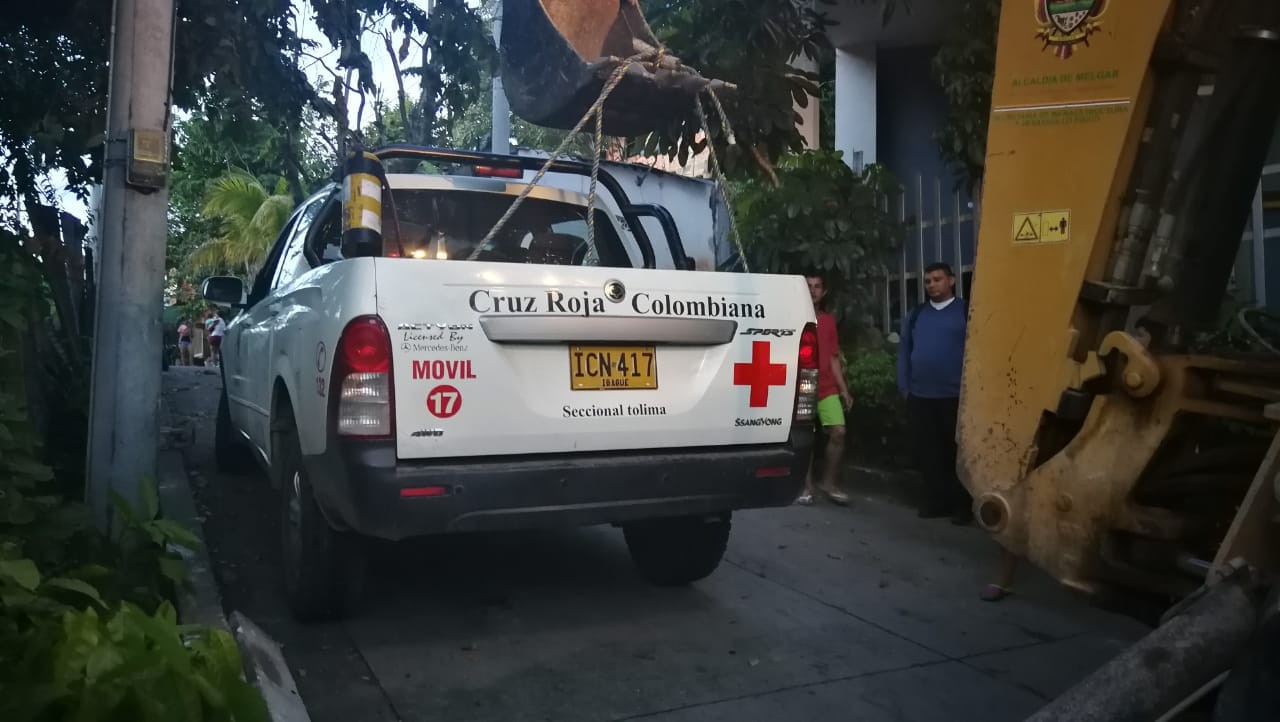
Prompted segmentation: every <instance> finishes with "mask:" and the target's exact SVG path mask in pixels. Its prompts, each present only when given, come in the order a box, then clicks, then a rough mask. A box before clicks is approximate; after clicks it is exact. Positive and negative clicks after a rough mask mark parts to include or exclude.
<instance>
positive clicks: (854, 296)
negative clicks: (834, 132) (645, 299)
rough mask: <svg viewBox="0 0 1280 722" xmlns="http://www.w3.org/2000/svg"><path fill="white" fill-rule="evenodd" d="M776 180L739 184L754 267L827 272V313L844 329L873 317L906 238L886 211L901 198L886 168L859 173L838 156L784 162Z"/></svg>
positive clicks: (739, 207)
mask: <svg viewBox="0 0 1280 722" xmlns="http://www.w3.org/2000/svg"><path fill="white" fill-rule="evenodd" d="M777 173H778V182H777V184H776V185H775V184H773V183H772V182H771V181H769V180H766V179H762V178H755V179H751V180H748V181H745V182H743V183H741V184H740V188H739V190H738V192H737V194H736V200H735V210H736V212H737V217H738V223H739V226H740V228H741V230H742V235H743V245H744V247H745V250H746V253H747V256H748V259H749V261H750V262H751V268H752V270H755V271H762V272H769V273H788V274H791V273H796V274H801V273H806V272H809V271H812V270H817V271H820V272H822V274H823V275H824V276H825V277H826V280H827V283H828V286H829V290H830V296H829V298H828V300H829V307H830V310H832V311H833V312H834V313H835V314H836V316H837V318H839V319H841V321H842V322H845V323H853V324H857V323H860V322H861V320H862V319H863V318H864V317H865V316H866V315H868V314H872V315H873V314H874V310H875V309H876V308H877V305H876V304H877V303H878V300H879V299H878V298H877V296H876V293H875V288H876V282H877V281H882V280H883V279H884V276H885V272H886V270H887V268H888V265H889V262H890V261H891V259H892V258H893V257H894V256H895V255H896V249H897V248H898V243H899V242H900V239H901V237H902V236H901V233H900V227H899V224H898V223H897V222H896V221H894V219H893V218H892V217H891V216H890V215H889V214H888V213H885V212H884V211H882V210H880V209H881V207H882V206H881V203H882V199H883V198H884V197H885V195H886V194H888V193H894V192H897V191H896V189H897V183H896V181H895V180H894V179H893V178H892V177H891V176H890V175H889V174H888V172H887V171H885V170H884V169H883V168H882V167H881V166H877V165H871V166H868V167H867V168H866V169H865V170H864V171H863V172H862V174H861V175H859V174H857V173H854V172H853V170H851V169H850V168H849V166H847V165H845V163H844V161H843V160H842V154H841V153H840V152H839V151H836V152H829V151H806V152H803V153H796V154H792V155H788V156H785V157H784V158H782V160H781V161H780V162H779V164H778V171H777Z"/></svg>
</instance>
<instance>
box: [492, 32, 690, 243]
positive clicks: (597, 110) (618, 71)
mask: <svg viewBox="0 0 1280 722" xmlns="http://www.w3.org/2000/svg"><path fill="white" fill-rule="evenodd" d="M665 54H666V50H665V49H659V50H658V51H657V52H656V53H653V52H644V53H637V54H635V55H632V56H631V57H629V58H627V59H626V60H623V61H622V62H621V63H619V65H618V67H617V68H615V69H614V71H613V74H612V75H611V76H610V77H609V81H608V82H607V83H605V85H604V88H602V89H601V90H600V96H599V97H598V98H596V101H595V102H594V103H592V104H591V107H590V108H589V109H588V110H587V112H586V113H585V114H584V115H583V116H582V117H581V118H580V119H579V120H578V122H577V124H576V125H574V126H573V129H572V130H570V131H569V132H568V133H566V134H565V136H564V140H563V141H561V142H560V146H559V147H558V148H556V149H555V151H554V152H552V153H551V156H550V157H549V158H547V162H546V163H543V164H542V168H540V169H538V172H537V173H535V174H534V176H533V179H532V180H530V181H529V184H528V185H526V186H525V187H524V188H523V189H522V190H521V191H520V195H518V196H516V199H515V201H514V202H513V203H512V204H511V206H510V207H508V208H507V212H506V213H503V214H502V217H501V218H499V219H498V222H497V223H495V224H494V225H493V228H490V229H489V232H488V233H486V234H485V237H484V238H483V239H482V240H481V241H480V243H479V244H477V245H476V247H475V250H473V251H471V255H470V256H468V257H467V260H469V261H474V260H476V258H477V257H478V256H479V255H480V252H481V251H483V250H484V249H485V247H486V246H488V245H489V243H490V242H491V241H492V240H493V238H494V236H496V235H498V232H499V231H501V230H502V227H503V226H505V225H506V224H507V221H509V220H511V216H513V215H515V213H516V210H517V209H519V208H520V204H521V203H524V199H525V198H527V197H528V196H529V194H530V193H531V192H533V187H534V186H536V185H538V183H539V181H541V180H542V178H543V176H545V175H546V174H547V171H549V170H550V169H551V166H552V165H553V164H554V163H555V162H556V160H558V159H559V158H560V156H561V154H563V153H564V151H565V149H566V148H568V147H569V143H571V142H572V141H573V137H574V136H575V135H577V134H578V133H580V132H581V131H582V128H583V126H585V125H586V124H587V121H588V120H589V119H590V118H591V117H592V116H595V117H596V136H595V137H596V141H595V142H596V147H595V156H596V157H595V162H594V163H593V164H592V168H591V193H590V195H589V196H588V198H587V204H588V205H587V258H598V257H599V255H598V254H597V253H596V247H595V220H594V219H595V213H594V212H593V211H594V208H595V188H596V178H597V176H598V174H599V171H600V139H601V135H602V133H601V127H602V123H603V108H604V101H605V100H606V99H608V97H609V95H610V94H611V93H612V92H613V91H614V89H615V88H617V87H618V83H620V82H622V76H624V75H626V72H627V70H628V69H630V67H631V64H632V63H634V62H639V61H642V60H644V59H645V58H647V57H653V58H654V62H657V61H658V60H659V59H661V58H662V56H663V55H665Z"/></svg>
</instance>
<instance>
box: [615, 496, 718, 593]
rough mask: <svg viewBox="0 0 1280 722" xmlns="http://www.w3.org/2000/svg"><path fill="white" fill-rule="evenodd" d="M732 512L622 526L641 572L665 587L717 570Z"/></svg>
mask: <svg viewBox="0 0 1280 722" xmlns="http://www.w3.org/2000/svg"><path fill="white" fill-rule="evenodd" d="M729 527H730V522H729V515H728V514H725V515H724V516H720V517H712V518H707V517H677V518H674V519H651V520H648V521H642V522H636V523H633V524H626V525H624V526H623V527H622V533H623V536H624V537H625V538H626V540H627V549H628V550H629V551H630V552H631V559H632V561H634V562H635V564H636V568H638V569H639V570H640V574H641V575H642V576H643V577H644V578H645V579H648V580H649V581H650V582H652V583H654V584H657V585H658V586H663V587H674V586H679V585H682V584H688V583H690V582H696V581H697V580H699V579H702V578H704V577H706V576H707V575H709V574H711V572H714V571H715V570H716V567H718V566H719V565H720V560H721V559H722V558H723V557H724V550H725V546H726V545H727V544H728V543H729Z"/></svg>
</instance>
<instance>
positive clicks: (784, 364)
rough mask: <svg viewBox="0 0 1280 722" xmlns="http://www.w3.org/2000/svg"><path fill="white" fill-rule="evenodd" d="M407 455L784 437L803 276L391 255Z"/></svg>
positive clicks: (387, 314) (399, 435) (399, 433)
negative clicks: (586, 266)
mask: <svg viewBox="0 0 1280 722" xmlns="http://www.w3.org/2000/svg"><path fill="white" fill-rule="evenodd" d="M376 275H377V295H378V298H377V308H378V313H379V315H380V316H381V317H382V319H383V321H384V322H385V323H386V325H387V328H388V330H389V331H390V333H391V341H392V347H393V381H394V387H395V426H396V442H397V450H398V455H399V457H400V458H443V457H456V456H497V455H508V454H530V453H554V452H573V451H609V450H628V449H631V450H634V449H662V448H676V447H683V448H689V447H704V446H721V445H729V444H743V445H752V444H771V443H781V442H783V441H785V440H786V439H787V437H788V434H789V432H790V428H791V418H792V413H793V407H794V403H795V384H796V372H797V353H798V349H799V338H800V331H801V330H802V329H803V327H804V325H805V324H806V323H809V322H811V321H813V318H814V314H813V308H812V305H811V303H810V301H809V297H808V291H807V289H806V286H805V282H804V279H802V278H799V277H795V276H774V275H755V274H750V275H749V274H730V273H707V272H691V271H659V270H647V269H616V268H594V267H589V268H584V267H560V266H545V265H533V264H529V265H525V264H512V263H482V262H458V261H433V260H415V259H395V258H384V259H378V260H377V261H376Z"/></svg>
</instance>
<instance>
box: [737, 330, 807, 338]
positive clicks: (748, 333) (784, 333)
mask: <svg viewBox="0 0 1280 722" xmlns="http://www.w3.org/2000/svg"><path fill="white" fill-rule="evenodd" d="M795 333H796V330H795V329H794V328H749V329H747V330H746V331H743V332H742V333H740V334H738V335H739V336H776V337H778V338H786V337H787V336H794V335H795Z"/></svg>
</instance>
